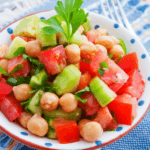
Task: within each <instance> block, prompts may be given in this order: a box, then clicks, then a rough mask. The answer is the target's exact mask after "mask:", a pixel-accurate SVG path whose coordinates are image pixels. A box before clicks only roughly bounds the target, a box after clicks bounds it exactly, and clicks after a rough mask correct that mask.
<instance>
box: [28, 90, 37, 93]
mask: <svg viewBox="0 0 150 150" xmlns="http://www.w3.org/2000/svg"><path fill="white" fill-rule="evenodd" d="M37 91H38V90H32V91H30V92H29V93H30V94H32V93H35V92H37Z"/></svg>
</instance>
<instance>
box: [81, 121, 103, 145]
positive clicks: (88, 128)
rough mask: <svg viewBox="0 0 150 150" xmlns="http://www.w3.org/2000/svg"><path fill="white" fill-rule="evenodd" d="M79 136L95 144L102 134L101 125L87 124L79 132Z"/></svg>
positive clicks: (92, 122)
mask: <svg viewBox="0 0 150 150" xmlns="http://www.w3.org/2000/svg"><path fill="white" fill-rule="evenodd" d="M79 132H80V134H81V136H82V137H83V138H84V139H85V140H86V141H88V142H95V141H96V140H98V139H99V137H100V136H101V135H102V134H103V129H102V127H101V125H100V124H99V123H97V122H94V121H91V122H87V123H86V124H85V125H84V126H83V128H82V129H81V130H80V131H79Z"/></svg>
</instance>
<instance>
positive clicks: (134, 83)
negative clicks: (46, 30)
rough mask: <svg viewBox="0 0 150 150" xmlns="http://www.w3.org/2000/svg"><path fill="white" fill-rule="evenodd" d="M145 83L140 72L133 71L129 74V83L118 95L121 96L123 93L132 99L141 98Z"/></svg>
mask: <svg viewBox="0 0 150 150" xmlns="http://www.w3.org/2000/svg"><path fill="white" fill-rule="evenodd" d="M144 88H145V82H144V79H143V77H142V75H141V74H140V72H139V71H138V70H135V71H134V70H133V71H132V72H130V73H129V79H128V81H127V83H125V84H124V86H123V87H122V88H121V89H120V90H119V91H118V92H117V94H119V95H121V94H123V93H127V94H129V95H131V96H132V97H136V98H137V99H138V98H140V96H141V95H142V93H143V92H144Z"/></svg>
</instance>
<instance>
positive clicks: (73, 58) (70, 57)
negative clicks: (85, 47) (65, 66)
mask: <svg viewBox="0 0 150 150" xmlns="http://www.w3.org/2000/svg"><path fill="white" fill-rule="evenodd" d="M65 52H66V55H67V61H68V62H69V63H72V64H76V63H78V62H80V59H81V58H80V48H79V46H78V45H76V44H70V45H68V46H67V47H66V48H65Z"/></svg>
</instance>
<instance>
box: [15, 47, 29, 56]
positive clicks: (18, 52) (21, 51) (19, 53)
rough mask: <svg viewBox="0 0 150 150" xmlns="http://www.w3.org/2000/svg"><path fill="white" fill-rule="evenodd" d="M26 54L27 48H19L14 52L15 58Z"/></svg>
mask: <svg viewBox="0 0 150 150" xmlns="http://www.w3.org/2000/svg"><path fill="white" fill-rule="evenodd" d="M24 53H26V51H25V47H19V48H18V49H17V50H16V51H15V52H14V57H16V56H18V55H21V54H24Z"/></svg>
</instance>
